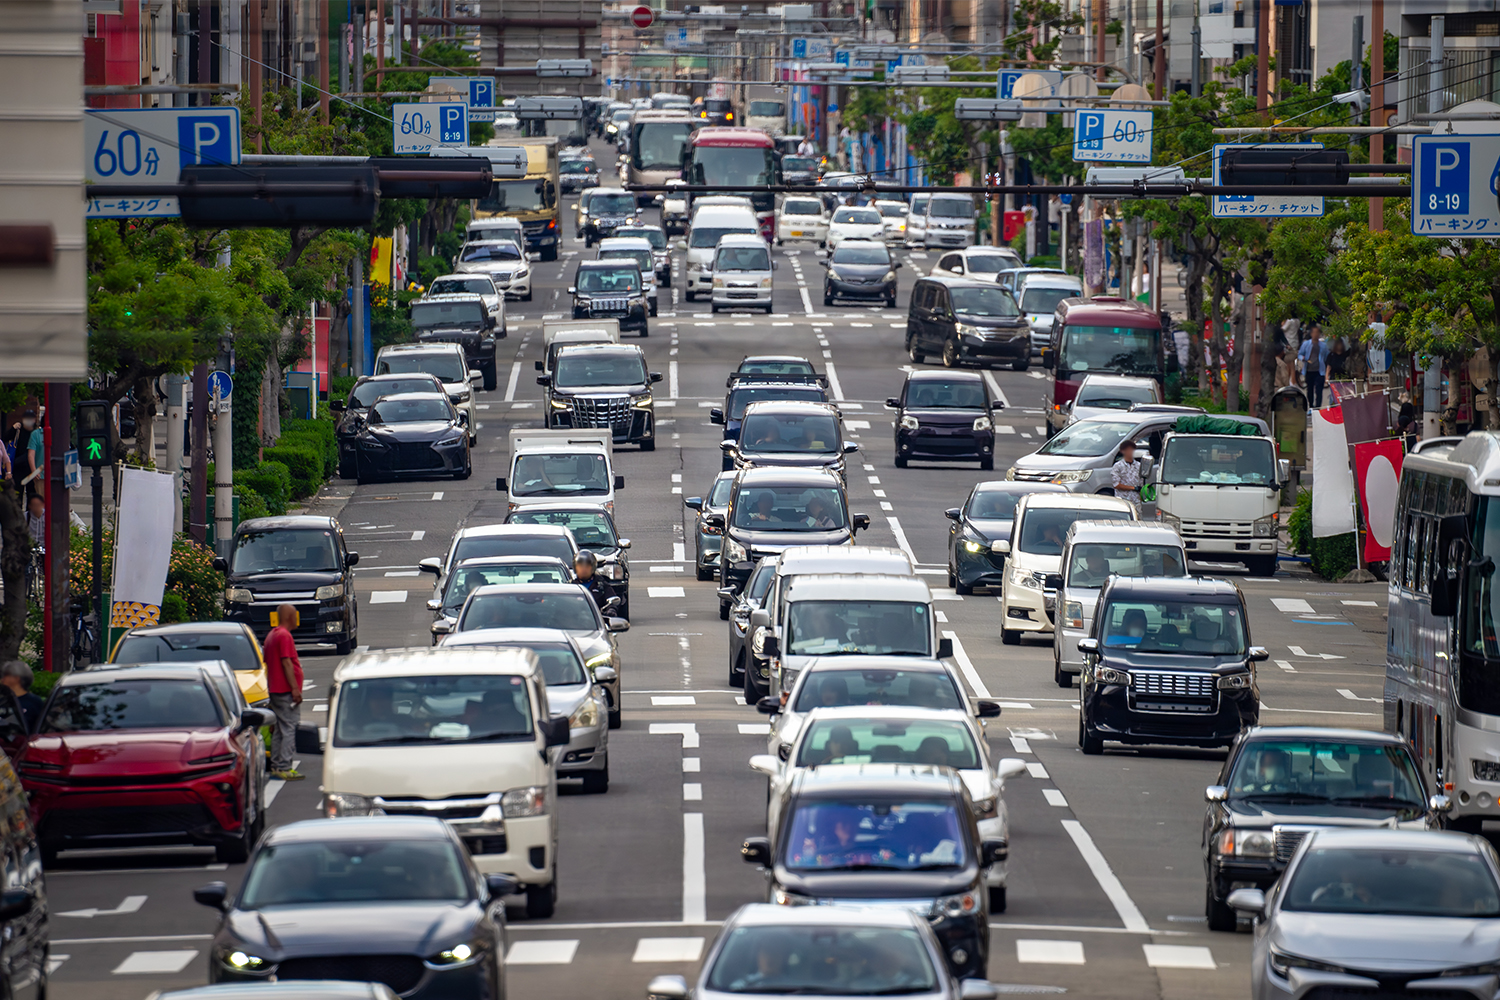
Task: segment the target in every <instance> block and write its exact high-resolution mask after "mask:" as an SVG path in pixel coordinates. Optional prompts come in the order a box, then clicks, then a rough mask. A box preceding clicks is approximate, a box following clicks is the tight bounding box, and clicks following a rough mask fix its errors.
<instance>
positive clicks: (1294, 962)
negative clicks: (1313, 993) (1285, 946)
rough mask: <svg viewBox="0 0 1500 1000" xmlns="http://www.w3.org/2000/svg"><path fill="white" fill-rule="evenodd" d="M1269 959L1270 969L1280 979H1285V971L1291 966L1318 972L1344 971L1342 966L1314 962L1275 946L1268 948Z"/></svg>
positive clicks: (1291, 967)
mask: <svg viewBox="0 0 1500 1000" xmlns="http://www.w3.org/2000/svg"><path fill="white" fill-rule="evenodd" d="M1269 959H1270V962H1271V971H1273V972H1275V973H1276V974H1277V975H1278V976H1280V977H1281V978H1282V979H1285V978H1286V977H1287V973H1288V972H1289V971H1290V970H1291V969H1293V968H1297V969H1314V970H1316V971H1318V972H1343V971H1344V968H1343V966H1340V965H1329V964H1328V963H1327V962H1314V961H1313V960H1312V959H1310V958H1301V957H1299V956H1297V955H1288V954H1287V953H1286V952H1284V951H1281V950H1279V949H1277V948H1272V949H1270V955H1269Z"/></svg>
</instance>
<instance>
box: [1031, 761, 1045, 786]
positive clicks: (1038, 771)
mask: <svg viewBox="0 0 1500 1000" xmlns="http://www.w3.org/2000/svg"><path fill="white" fill-rule="evenodd" d="M1026 773H1027V774H1029V775H1031V776H1032V777H1033V778H1041V779H1042V780H1043V781H1045V780H1046V779H1047V768H1046V767H1045V766H1043V765H1042V764H1041V763H1040V762H1039V761H1034V760H1033V761H1029V762H1027V764H1026Z"/></svg>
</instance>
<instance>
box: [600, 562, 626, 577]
mask: <svg viewBox="0 0 1500 1000" xmlns="http://www.w3.org/2000/svg"><path fill="white" fill-rule="evenodd" d="M599 575H600V576H602V577H604V579H606V580H615V581H619V580H623V579H625V567H624V566H622V565H621V564H620V563H617V562H607V563H602V564H601V565H600V566H599Z"/></svg>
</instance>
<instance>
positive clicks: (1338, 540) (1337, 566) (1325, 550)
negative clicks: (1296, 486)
mask: <svg viewBox="0 0 1500 1000" xmlns="http://www.w3.org/2000/svg"><path fill="white" fill-rule="evenodd" d="M1286 533H1287V541H1288V543H1289V545H1290V547H1291V549H1292V551H1293V552H1298V553H1301V554H1303V555H1306V556H1307V557H1308V560H1307V561H1308V565H1309V566H1310V567H1311V568H1312V571H1313V572H1314V573H1316V574H1318V575H1319V576H1321V577H1322V578H1323V579H1325V580H1338V579H1341V578H1342V577H1343V576H1344V574H1346V573H1348V572H1349V571H1350V570H1352V569H1353V568H1354V567H1355V565H1356V562H1355V558H1354V555H1355V553H1354V544H1355V539H1354V532H1352V531H1351V532H1348V533H1346V534H1342V535H1326V536H1324V537H1322V538H1314V537H1313V533H1312V493H1310V492H1309V491H1307V490H1299V491H1298V492H1297V506H1296V507H1295V508H1294V509H1293V510H1292V515H1291V517H1288V518H1287V520H1286Z"/></svg>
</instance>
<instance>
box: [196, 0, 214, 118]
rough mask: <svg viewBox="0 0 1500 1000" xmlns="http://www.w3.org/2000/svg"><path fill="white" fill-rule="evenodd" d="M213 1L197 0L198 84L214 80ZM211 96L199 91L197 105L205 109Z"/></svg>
mask: <svg viewBox="0 0 1500 1000" xmlns="http://www.w3.org/2000/svg"><path fill="white" fill-rule="evenodd" d="M213 8H214V0H198V82H199V83H212V82H213V79H214V47H213V31H212V28H213V24H214V10H213ZM212 101H213V95H212V94H210V93H209V92H208V91H206V90H205V91H200V92H199V94H198V105H199V106H200V107H205V106H207V105H208V104H210V103H212Z"/></svg>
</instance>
